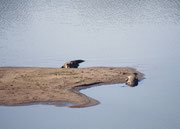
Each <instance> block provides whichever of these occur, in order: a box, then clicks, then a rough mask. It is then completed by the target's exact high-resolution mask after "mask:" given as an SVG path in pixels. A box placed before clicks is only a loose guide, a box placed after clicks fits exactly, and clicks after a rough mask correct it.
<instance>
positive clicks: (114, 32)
mask: <svg viewBox="0 0 180 129" xmlns="http://www.w3.org/2000/svg"><path fill="white" fill-rule="evenodd" d="M179 24H180V1H179V0H90V1H87V0H74V1H72V0H60V1H59V0H38V1H37V0H1V1H0V66H1V67H3V66H36V67H37V66H41V67H60V66H61V65H62V64H63V63H64V62H66V61H69V60H73V59H85V60H86V62H85V63H84V64H82V67H89V66H129V67H135V68H137V69H138V71H141V72H142V73H145V75H146V79H145V80H144V81H143V82H140V85H139V86H138V87H135V88H130V87H123V88H122V87H121V86H120V87H119V85H116V86H113V85H111V86H102V87H96V88H91V89H88V90H84V91H83V93H85V94H87V95H88V96H91V97H93V98H95V99H98V100H100V101H101V104H100V105H98V106H94V107H90V108H83V109H69V108H63V107H62V108H59V107H53V106H45V105H33V106H23V107H0V114H1V115H0V127H1V128H5V129H6V128H8V129H9V128H13V129H21V128H27V127H31V128H43V129H46V128H78V129H84V128H87V127H89V128H91V129H96V128H113V129H118V128H137V129H141V128H168V129H169V128H172V129H178V128H180V126H179V121H180V115H179V114H180V112H179V108H180V103H179V101H178V100H179V98H180V96H179V92H180V88H179V83H180V81H179V76H180V74H179V73H180V69H179V65H180V62H179V59H180V52H179V48H180V44H179V41H180V37H179V35H180V25H179ZM137 116H138V117H137ZM77 118H78V119H77ZM42 120H43V121H44V122H43V124H42ZM89 121H91V122H89ZM95 123H96V124H95Z"/></svg>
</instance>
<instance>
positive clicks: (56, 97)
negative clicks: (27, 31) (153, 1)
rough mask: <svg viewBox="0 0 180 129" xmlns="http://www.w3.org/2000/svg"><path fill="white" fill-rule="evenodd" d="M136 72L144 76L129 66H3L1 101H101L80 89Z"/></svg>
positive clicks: (10, 103) (79, 104) (91, 103)
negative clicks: (68, 67)
mask: <svg viewBox="0 0 180 129" xmlns="http://www.w3.org/2000/svg"><path fill="white" fill-rule="evenodd" d="M134 73H137V77H138V80H140V81H141V80H142V79H143V76H144V75H143V74H142V73H140V72H138V71H136V69H134V68H128V67H125V68H124V67H88V68H78V69H75V68H70V69H61V68H37V67H36V68H35V67H1V68H0V105H3V106H18V105H32V104H36V103H45V104H46V103H47V104H50V103H52V105H56V106H58V105H57V104H58V103H61V102H64V103H66V102H67V103H69V104H68V105H67V106H68V107H71V108H78V107H88V106H94V105H97V104H99V103H100V102H99V101H98V100H95V99H93V98H90V97H88V96H86V95H85V94H83V93H81V92H80V90H81V89H85V88H91V87H94V86H99V85H107V84H117V83H125V79H126V78H127V76H128V75H132V74H134ZM56 103H57V104H56ZM60 105H61V104H60Z"/></svg>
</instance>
